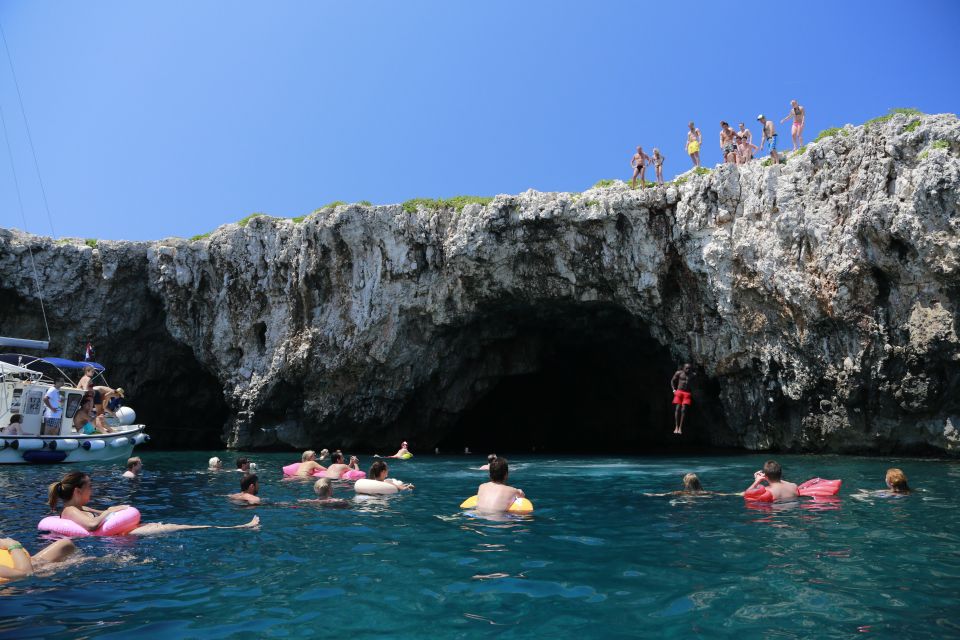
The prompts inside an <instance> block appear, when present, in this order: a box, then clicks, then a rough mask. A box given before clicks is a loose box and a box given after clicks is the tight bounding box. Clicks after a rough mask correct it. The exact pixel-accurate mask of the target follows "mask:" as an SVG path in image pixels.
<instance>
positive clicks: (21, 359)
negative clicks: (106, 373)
mask: <svg viewBox="0 0 960 640" xmlns="http://www.w3.org/2000/svg"><path fill="white" fill-rule="evenodd" d="M0 362H5V363H7V364H8V365H14V366H17V367H20V368H24V367H29V366H30V365H32V364H35V363H37V362H42V363H45V364H49V365H51V366H54V367H57V368H58V369H83V368H84V367H87V366H90V367H93V368H94V369H95V370H97V371H103V370H104V369H105V368H106V367H104V366H103V365H102V364H100V363H99V362H84V361H82V360H67V359H65V358H38V357H37V356H25V355H21V354H19V353H0ZM28 370H29V369H28Z"/></svg>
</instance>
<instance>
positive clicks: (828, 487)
mask: <svg viewBox="0 0 960 640" xmlns="http://www.w3.org/2000/svg"><path fill="white" fill-rule="evenodd" d="M841 484H843V480H824V479H823V478H811V479H810V480H807V481H806V482H804V483H803V484H801V485H798V486H797V493H799V494H800V495H801V496H806V497H810V498H827V497H830V496H835V495H837V494H838V493H839V492H840V485H841ZM743 499H744V500H751V501H753V502H773V494H772V493H770V489H768V488H767V487H765V486H763V485H757V486H756V487H754V488H753V489H750V490H749V491H744V492H743Z"/></svg>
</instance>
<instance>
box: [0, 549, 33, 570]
mask: <svg viewBox="0 0 960 640" xmlns="http://www.w3.org/2000/svg"><path fill="white" fill-rule="evenodd" d="M24 551H26V549H24ZM27 557H28V558H29V557H30V553H29V552H28V553H27ZM0 565H3V566H4V567H10V568H11V569H13V568H14V567H16V566H17V565H15V564H14V563H13V556H12V555H10V552H9V551H7V550H6V549H0Z"/></svg>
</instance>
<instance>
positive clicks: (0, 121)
mask: <svg viewBox="0 0 960 640" xmlns="http://www.w3.org/2000/svg"><path fill="white" fill-rule="evenodd" d="M0 124H2V125H3V140H4V142H6V143H7V157H9V158H10V169H11V171H13V186H14V189H15V190H16V192H17V203H18V204H19V205H20V217H21V218H22V219H23V230H24V231H27V214H26V212H25V211H24V209H23V196H22V195H21V193H20V180H19V179H18V178H17V165H16V164H15V163H14V161H13V147H12V146H10V135H9V134H8V133H7V118H6V116H4V114H3V105H2V104H0ZM24 244H26V245H27V252H28V253H29V254H30V267H31V268H32V269H33V282H34V284H36V286H37V297H38V298H39V299H40V313H41V314H42V315H43V326H44V327H45V328H46V330H47V342H50V325H49V324H47V310H46V309H45V308H44V306H43V291H41V290H40V275H39V274H38V273H37V261H36V260H35V259H34V257H33V247H32V246H31V243H30V241H29V240H27V241H26V242H24Z"/></svg>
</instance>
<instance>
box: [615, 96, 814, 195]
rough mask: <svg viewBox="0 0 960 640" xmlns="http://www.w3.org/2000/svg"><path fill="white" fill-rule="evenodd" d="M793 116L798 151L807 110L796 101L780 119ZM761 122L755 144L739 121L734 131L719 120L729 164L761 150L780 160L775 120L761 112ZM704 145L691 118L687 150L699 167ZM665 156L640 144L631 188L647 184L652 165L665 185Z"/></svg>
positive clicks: (776, 161) (633, 161)
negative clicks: (647, 150)
mask: <svg viewBox="0 0 960 640" xmlns="http://www.w3.org/2000/svg"><path fill="white" fill-rule="evenodd" d="M791 118H793V125H792V126H791V129H790V133H791V137H792V140H793V150H794V151H796V150H797V149H798V148H799V147H801V146H803V130H804V127H805V125H806V119H807V112H806V109H804V107H802V106H801V105H800V104H798V103H797V101H796V100H791V101H790V112H789V113H788V114H787V115H786V116H785V117H784V118H783V119H782V120H780V123H781V124H782V123H784V122H786V121H787V120H789V119H791ZM757 121H758V122H759V123H760V127H761V132H762V137H761V139H760V144H759V145H755V144H753V134H752V133H751V131H750V129H747V128H746V127H745V126H744V123H742V122H741V123H739V125H738V127H739V128H738V129H737V130H734V129H733V128H732V127H731V126H730V124H729V123H728V122H727V121H726V120H721V121H720V150H721V152H722V153H723V161H724V162H725V163H730V164H738V165H740V164H746V163H748V162H750V161H751V160H753V159H754V155H755V154H756V153H757V152H758V151H761V150H765V151H767V152H768V153H769V154H770V158H771V160H772V161H773V163H774V164H779V163H780V156H779V154H778V153H777V135H778V134H777V128H776V125H774V123H773V121H772V120H769V119H767V117H766V116H764V115H763V114H762V113H761V114H760V115H758V116H757ZM702 146H703V133H702V132H701V131H700V129H698V128H697V126H696V125H695V124H694V123H693V122H692V121H691V122H690V123H689V125H688V131H687V142H686V146H685V149H686V151H687V155H689V156H690V160H691V162H693V167H694V168H695V169H696V168H699V167H700V148H701V147H702ZM664 160H665V158H664V156H663V154H662V153H660V149H658V148H654V150H653V155H647V154H646V153H645V152H644V150H643V147H642V146H638V147H637V152H636V153H635V154H633V157H632V158H631V159H630V166H631V167H633V177H631V178H630V186H631V188H635V187H636V186H637V181H638V180H639V182H640V188H641V189H643V188H645V187H646V169H647V167H648V166H649V165H651V164H652V165H653V166H654V168H655V169H656V176H657V184H658V185H662V184H663V163H664Z"/></svg>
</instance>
